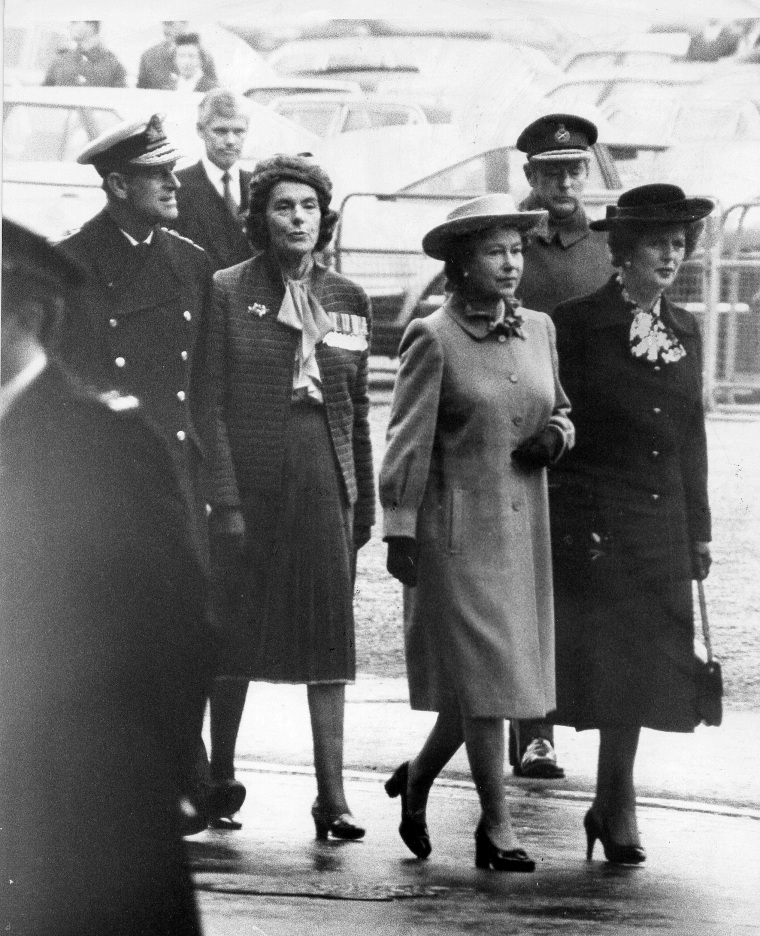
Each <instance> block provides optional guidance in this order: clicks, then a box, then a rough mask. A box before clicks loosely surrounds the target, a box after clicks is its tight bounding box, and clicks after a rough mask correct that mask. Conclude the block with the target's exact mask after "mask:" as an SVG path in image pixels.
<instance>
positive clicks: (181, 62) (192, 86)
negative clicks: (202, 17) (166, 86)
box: [174, 33, 217, 92]
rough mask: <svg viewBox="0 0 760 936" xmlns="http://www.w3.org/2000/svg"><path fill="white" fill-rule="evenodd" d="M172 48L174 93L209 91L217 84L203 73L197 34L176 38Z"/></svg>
mask: <svg viewBox="0 0 760 936" xmlns="http://www.w3.org/2000/svg"><path fill="white" fill-rule="evenodd" d="M174 45H175V48H174V65H175V69H174V89H175V90H176V91H201V92H205V91H210V90H211V89H212V88H215V87H216V85H217V82H216V81H215V80H214V79H212V78H209V77H208V75H206V74H204V72H203V58H202V57H201V38H200V36H199V35H198V33H184V34H183V35H181V36H177V39H176V41H175V44H174Z"/></svg>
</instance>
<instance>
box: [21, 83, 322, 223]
mask: <svg viewBox="0 0 760 936" xmlns="http://www.w3.org/2000/svg"><path fill="white" fill-rule="evenodd" d="M201 97H202V95H201V94H187V95H184V94H183V95H178V94H177V93H176V92H174V91H144V90H138V89H136V88H130V89H126V88H125V89H114V88H45V87H13V88H8V87H6V89H5V99H4V102H3V213H4V214H7V215H8V216H9V217H12V218H14V219H16V220H18V221H21V222H23V223H25V224H28V225H29V226H31V227H33V228H34V229H36V230H38V231H40V232H41V233H42V234H45V235H46V236H47V237H50V238H51V239H53V240H57V239H60V238H61V237H63V236H64V234H66V232H67V231H70V230H73V229H76V228H78V227H79V226H80V225H81V224H82V223H83V222H84V221H86V220H87V218H89V217H91V216H92V215H94V214H95V213H96V212H97V211H99V210H100V208H101V207H102V206H103V204H104V203H105V195H104V193H103V190H102V188H101V187H100V184H101V180H100V177H99V176H98V175H97V173H96V172H95V170H94V169H93V167H92V166H80V165H79V164H78V163H77V162H76V157H77V155H78V153H80V152H81V151H82V150H83V149H84V147H85V146H86V145H87V144H88V143H89V142H90V141H91V140H93V139H94V138H95V137H96V136H98V135H99V134H100V133H103V132H104V131H106V130H108V129H109V128H110V127H112V126H115V125H116V124H117V123H119V122H120V121H122V120H140V119H145V118H147V117H148V116H149V115H150V114H151V113H164V114H165V115H166V121H165V125H166V128H167V131H168V133H169V135H170V136H171V137H172V138H173V139H174V140H175V142H176V143H177V145H178V147H179V148H180V150H181V151H182V152H184V153H186V154H187V156H186V159H185V162H186V163H189V162H191V161H194V160H196V159H198V158H199V156H200V155H201V153H202V150H203V145H202V143H201V141H200V139H199V138H198V136H197V133H196V131H195V124H196V121H197V108H198V102H199V101H200V99H201ZM249 107H250V113H251V121H252V123H253V124H254V125H255V127H256V132H255V133H250V134H249V135H248V139H247V141H246V146H245V149H244V152H243V158H244V159H245V160H246V161H248V162H249V163H252V162H255V161H257V160H258V159H260V158H261V157H263V156H268V155H270V154H271V153H273V152H277V151H281V150H284V151H286V152H294V151H301V150H309V151H311V152H316V151H317V149H318V147H319V144H320V142H321V141H320V139H319V137H316V136H314V134H311V133H309V132H308V131H307V130H304V129H303V128H302V127H299V126H297V125H296V124H293V123H291V122H290V121H289V120H286V119H285V118H284V117H281V116H280V115H279V114H275V113H274V112H273V111H271V110H270V109H269V108H268V107H263V106H262V105H260V104H255V103H253V102H251V103H250V104H249ZM180 165H182V163H180Z"/></svg>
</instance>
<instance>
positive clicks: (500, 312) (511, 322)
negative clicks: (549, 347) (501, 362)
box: [465, 299, 525, 339]
mask: <svg viewBox="0 0 760 936" xmlns="http://www.w3.org/2000/svg"><path fill="white" fill-rule="evenodd" d="M465 315H466V316H467V318H487V319H488V331H489V332H495V333H496V334H497V335H506V336H507V337H508V338H522V339H524V338H525V333H524V332H523V330H522V326H523V325H524V324H525V319H524V318H523V317H522V315H520V303H519V302H518V301H517V300H516V299H510V300H505V299H499V301H498V303H497V305H496V315H495V316H492V315H491V314H489V313H487V312H481V311H480V310H479V309H473V308H472V306H471V305H470V304H469V303H467V305H466V306H465Z"/></svg>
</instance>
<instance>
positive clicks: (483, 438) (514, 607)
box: [380, 297, 573, 718]
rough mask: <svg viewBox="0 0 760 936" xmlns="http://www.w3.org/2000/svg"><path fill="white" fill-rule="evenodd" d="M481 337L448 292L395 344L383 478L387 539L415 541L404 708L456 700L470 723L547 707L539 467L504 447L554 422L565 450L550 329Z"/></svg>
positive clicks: (544, 325)
mask: <svg viewBox="0 0 760 936" xmlns="http://www.w3.org/2000/svg"><path fill="white" fill-rule="evenodd" d="M521 312H522V314H523V315H524V317H525V323H524V326H523V333H524V338H520V337H509V338H508V337H506V336H505V335H497V334H495V333H492V332H489V330H488V324H487V322H485V321H484V320H482V319H481V320H477V319H475V320H474V319H468V318H467V317H466V316H465V315H464V312H463V311H462V308H461V304H460V301H459V300H458V299H457V298H455V297H453V298H452V299H450V300H449V301H448V302H447V303H446V304H445V305H444V306H443V307H442V308H441V309H439V310H438V311H436V312H434V313H433V314H432V315H430V316H428V317H427V318H424V319H417V320H415V321H413V322H412V323H411V324H410V326H409V328H408V329H407V331H406V334H405V335H404V338H403V340H402V343H401V349H400V350H401V364H400V368H399V373H398V377H397V381H396V388H395V392H394V397H393V405H392V410H391V418H390V424H389V428H388V444H387V449H386V453H385V460H384V463H383V466H382V471H381V474H380V501H381V504H382V506H383V508H384V510H385V536H386V537H388V536H410V537H414V538H416V540H417V543H418V546H419V564H418V584H417V586H416V587H415V588H407V589H405V602H404V604H405V608H404V624H405V639H406V659H407V672H408V677H409V689H410V700H411V704H412V708H415V709H423V710H432V711H440V710H441V709H442V707H444V706H446V705H447V704H451V702H452V701H453V700H454V699H455V700H456V701H457V702H458V704H459V706H460V708H461V710H462V712H463V713H464V714H465V715H466V716H469V717H507V718H531V717H540V716H543V715H544V714H545V713H546V712H547V711H549V710H551V709H552V708H553V707H554V704H555V683H554V617H553V601H552V573H551V550H550V543H549V509H548V498H547V486H546V470H545V469H538V470H534V471H525V470H523V469H520V468H518V467H517V466H516V465H515V464H514V463H513V461H512V458H511V454H512V451H513V450H514V449H515V448H516V447H517V446H518V445H519V444H520V443H521V442H523V441H524V440H525V439H527V438H528V437H530V436H532V435H533V434H534V433H536V432H538V431H539V430H541V429H543V428H544V427H545V426H546V425H547V424H548V423H550V422H551V423H552V424H553V425H555V426H557V428H558V429H559V430H560V432H561V433H562V436H563V440H564V444H565V446H568V445H571V444H572V442H573V428H572V424H571V423H570V421H569V419H568V418H567V414H568V412H569V409H570V406H569V403H568V400H567V397H566V396H565V394H564V392H563V390H562V387H561V386H560V384H559V378H558V370H557V354H556V348H555V334H554V326H553V324H552V322H551V319H550V318H549V317H548V316H547V315H545V314H543V313H542V312H533V311H529V310H521Z"/></svg>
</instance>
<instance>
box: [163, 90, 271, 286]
mask: <svg viewBox="0 0 760 936" xmlns="http://www.w3.org/2000/svg"><path fill="white" fill-rule="evenodd" d="M248 124H249V117H248V112H247V110H246V107H245V100H244V99H243V98H240V97H238V96H237V95H235V94H233V92H232V91H228V90H226V89H225V88H216V89H215V90H213V91H209V93H208V94H207V95H206V96H205V97H204V98H203V100H202V101H201V103H200V105H199V107H198V123H197V127H196V129H197V131H198V136H200V138H201V140H203V144H204V146H205V148H206V154H205V156H203V157H202V158H201V159H200V160H198V162H197V163H195V165H193V166H189V167H188V168H187V169H181V170H180V171H179V172H178V173H177V178H178V179H179V181H180V189H179V191H178V192H177V207H178V209H179V215H178V217H177V220H176V221H175V222H174V223H173V227H174V229H175V230H177V231H179V233H180V234H183V235H184V236H185V237H189V238H190V239H191V240H192V241H194V242H195V243H196V244H198V245H199V246H201V247H203V249H204V250H205V251H206V253H207V254H208V256H209V259H210V260H211V263H212V266H213V267H214V270H222V269H224V268H225V267H230V266H234V265H235V264H236V263H242V262H243V261H244V260H247V259H248V258H249V257H250V256H251V253H252V250H251V245H250V242H249V240H248V238H247V237H246V234H245V220H244V215H245V212H246V211H247V210H248V186H249V184H250V181H251V173H250V172H247V171H246V170H245V169H242V168H241V167H240V165H239V162H238V160H239V159H240V154H241V152H242V149H243V144H244V143H245V139H246V136H247V134H248Z"/></svg>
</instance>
